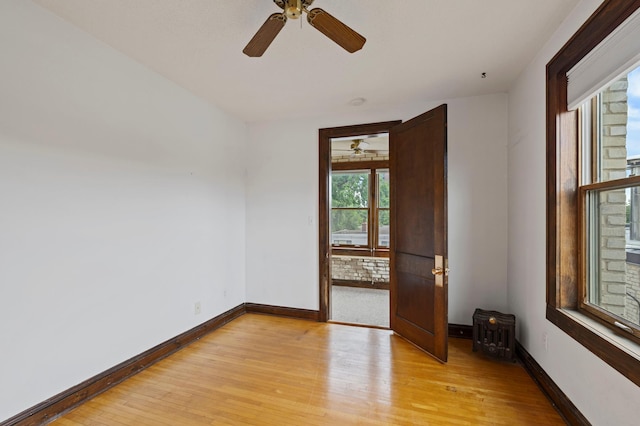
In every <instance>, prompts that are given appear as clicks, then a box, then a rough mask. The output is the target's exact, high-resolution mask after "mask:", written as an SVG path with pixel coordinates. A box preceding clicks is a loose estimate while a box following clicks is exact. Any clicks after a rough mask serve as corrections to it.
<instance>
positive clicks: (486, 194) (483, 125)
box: [247, 94, 507, 324]
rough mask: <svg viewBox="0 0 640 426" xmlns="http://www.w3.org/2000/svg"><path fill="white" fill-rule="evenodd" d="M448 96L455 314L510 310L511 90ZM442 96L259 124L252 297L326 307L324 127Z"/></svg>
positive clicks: (250, 234) (466, 320) (251, 197)
mask: <svg viewBox="0 0 640 426" xmlns="http://www.w3.org/2000/svg"><path fill="white" fill-rule="evenodd" d="M446 103H447V104H448V123H449V132H448V143H449V145H448V148H449V158H448V165H449V175H448V184H449V206H448V207H449V265H450V267H451V273H450V277H449V321H450V322H451V323H458V324H471V316H472V314H473V310H474V309H475V308H476V307H484V308H485V309H498V310H503V311H504V310H506V309H507V296H506V286H507V280H506V257H507V249H506V247H507V225H506V222H507V182H506V175H507V163H506V161H507V151H506V143H507V126H506V123H507V96H506V94H496V95H490V96H481V97H472V98H461V99H452V100H449V101H446ZM438 104H439V103H434V102H424V103H422V104H420V105H403V106H400V107H396V108H391V107H390V108H388V109H386V110H384V111H367V110H366V109H363V110H359V109H354V112H353V114H351V115H349V116H346V115H339V116H338V115H336V116H332V117H318V118H306V119H305V118H297V119H291V120H282V121H272V122H263V123H254V124H251V125H250V126H249V142H248V145H247V156H248V172H247V173H248V175H247V301H248V302H253V303H264V304H270V305H280V306H288V307H295V308H303V309H314V310H317V309H318V304H319V302H318V257H317V256H318V229H317V218H318V129H320V128H325V127H335V126H343V125H352V124H362V123H370V122H377V121H389V120H396V119H402V120H407V119H409V118H412V117H413V116H415V115H418V114H420V113H422V112H424V111H426V110H428V109H430V108H432V107H435V106H437V105H438Z"/></svg>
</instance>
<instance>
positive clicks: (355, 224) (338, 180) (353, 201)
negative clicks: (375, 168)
mask: <svg viewBox="0 0 640 426" xmlns="http://www.w3.org/2000/svg"><path fill="white" fill-rule="evenodd" d="M369 174H370V173H369V171H368V170H354V171H336V172H332V173H331V243H332V244H333V245H338V246H339V245H349V246H355V247H362V246H364V247H367V246H368V245H369V232H368V229H369V226H368V223H369Z"/></svg>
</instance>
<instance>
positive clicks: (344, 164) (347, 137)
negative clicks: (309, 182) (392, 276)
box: [319, 121, 400, 328]
mask: <svg viewBox="0 0 640 426" xmlns="http://www.w3.org/2000/svg"><path fill="white" fill-rule="evenodd" d="M399 123H400V121H390V122H383V123H373V124H366V125H358V126H346V127H339V128H331V129H321V130H320V153H319V154H320V203H319V204H320V212H321V213H320V224H319V225H320V226H319V228H320V258H321V263H320V264H321V268H320V269H321V270H320V279H321V285H320V319H321V320H322V321H328V320H331V321H335V322H342V323H349V324H359V325H368V326H374V327H382V328H389V312H390V305H389V303H390V299H389V239H390V238H389V237H390V231H389V230H390V226H389V205H388V203H389V138H388V132H389V130H390V129H391V128H392V127H394V126H395V125H397V124H399ZM323 212H324V213H323Z"/></svg>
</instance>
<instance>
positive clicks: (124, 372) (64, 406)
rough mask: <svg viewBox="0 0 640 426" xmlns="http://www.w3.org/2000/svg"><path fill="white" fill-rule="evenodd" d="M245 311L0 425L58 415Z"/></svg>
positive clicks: (24, 424) (190, 332)
mask: <svg viewBox="0 0 640 426" xmlns="http://www.w3.org/2000/svg"><path fill="white" fill-rule="evenodd" d="M245 312H246V310H245V306H244V304H242V305H239V306H237V307H235V308H233V309H230V310H228V311H227V312H224V313H222V314H220V315H218V316H217V317H215V318H212V319H210V320H209V321H207V322H204V323H202V324H200V325H198V326H196V327H194V328H192V329H191V330H188V331H186V332H184V333H182V334H180V335H179V336H176V337H174V338H172V339H169V340H167V341H165V342H163V343H160V344H159V345H157V346H155V347H153V348H151V349H149V350H148V351H145V352H143V353H141V354H140V355H137V356H135V357H133V358H131V359H129V360H127V361H124V362H122V363H120V364H118V365H116V366H115V367H112V368H110V369H109V370H106V371H104V372H102V373H100V374H98V375H96V376H94V377H92V378H90V379H88V380H85V381H84V382H82V383H80V384H79V385H76V386H74V387H72V388H70V389H67V390H66V391H64V392H61V393H59V394H58V395H55V396H53V397H51V398H49V399H48V400H46V401H43V402H41V403H40V404H37V405H34V406H33V407H31V408H29V409H27V410H25V411H23V412H22V413H19V414H17V415H15V416H13V417H11V418H10V419H7V420H5V421H3V422H1V423H0V426H27V425H29V426H31V425H41V424H45V423H47V422H50V421H52V420H53V419H55V418H57V417H59V416H60V415H62V414H64V413H66V412H68V411H70V410H72V409H73V408H75V407H77V406H79V405H80V404H82V403H83V402H85V401H87V400H89V399H91V398H93V397H94V396H96V395H98V394H100V393H102V392H104V391H106V390H107V389H109V388H111V387H113V386H115V385H117V384H118V383H120V382H122V381H124V380H126V379H128V378H129V377H131V376H133V375H135V374H137V373H139V372H140V371H142V370H144V369H145V368H147V367H149V366H151V365H153V364H155V363H156V362H158V361H160V360H161V359H163V358H166V357H167V356H169V355H171V354H172V353H174V352H176V351H177V350H179V349H181V348H182V347H184V346H186V345H188V344H189V343H192V342H193V341H195V340H198V339H199V338H201V337H202V336H204V335H205V334H207V333H210V332H211V331H213V330H215V329H217V328H219V327H222V326H223V325H225V324H226V323H228V322H229V321H232V320H234V319H235V318H237V317H239V316H241V315H243V314H244V313H245Z"/></svg>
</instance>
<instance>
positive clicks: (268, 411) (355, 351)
mask: <svg viewBox="0 0 640 426" xmlns="http://www.w3.org/2000/svg"><path fill="white" fill-rule="evenodd" d="M449 342H450V345H449V363H448V364H446V365H443V364H440V363H439V362H437V361H435V360H434V359H432V358H431V357H429V356H427V355H426V354H424V353H423V352H421V351H420V350H418V349H416V348H415V347H413V346H412V345H411V344H409V343H407V342H406V341H404V340H403V339H401V338H399V337H398V336H395V335H394V334H393V333H392V332H390V331H389V330H381V329H372V328H362V327H349V326H345V325H340V324H327V323H317V322H311V321H302V320H295V319H289V318H282V317H271V316H266V315H258V314H246V315H244V316H242V317H240V318H237V319H235V320H234V321H232V322H231V323H229V324H226V325H225V326H223V327H222V328H220V329H218V330H216V331H214V332H213V333H210V334H209V335H206V336H204V337H203V338H202V339H200V340H199V341H197V342H194V343H193V344H191V345H189V346H188V347H186V348H184V349H182V350H180V351H179V352H177V353H175V354H173V355H171V356H170V357H168V358H166V359H164V360H162V361H160V362H159V363H157V364H155V365H153V366H151V367H150V368H148V369H146V370H144V371H142V372H141V373H139V374H137V375H136V376H134V377H132V378H130V379H129V380H126V381H125V382H123V383H121V384H119V385H117V386H115V387H114V388H112V389H110V390H109V391H107V392H105V393H103V394H101V395H98V396H97V397H95V398H94V399H92V400H91V401H88V402H87V403H85V404H84V405H82V406H80V407H78V408H77V409H76V410H74V411H72V412H70V413H68V414H66V415H65V416H64V417H62V418H60V419H58V420H57V421H56V422H55V424H56V425H61V426H75V425H78V424H80V425H92V424H95V425H105V424H108V425H145V426H146V425H213V424H215V425H218V424H230V425H256V424H260V425H282V424H305V425H334V424H340V425H344V424H366V425H389V424H397V425H414V424H434V425H478V424H492V425H538V424H545V425H562V424H564V422H563V421H562V419H561V418H560V416H559V414H558V413H557V412H556V411H555V410H554V408H553V407H552V406H551V404H550V403H549V401H548V400H547V399H546V398H545V396H544V395H543V394H542V393H541V391H540V390H539V389H538V388H537V386H536V385H535V383H534V382H533V381H532V380H531V378H530V377H529V375H528V374H527V373H526V372H525V370H524V369H523V368H522V366H520V365H519V364H517V363H504V362H498V361H495V360H491V359H487V358H485V357H483V356H482V355H481V354H478V353H474V352H472V350H471V341H469V340H460V339H450V340H449Z"/></svg>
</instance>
